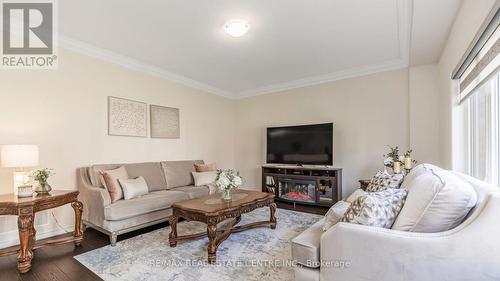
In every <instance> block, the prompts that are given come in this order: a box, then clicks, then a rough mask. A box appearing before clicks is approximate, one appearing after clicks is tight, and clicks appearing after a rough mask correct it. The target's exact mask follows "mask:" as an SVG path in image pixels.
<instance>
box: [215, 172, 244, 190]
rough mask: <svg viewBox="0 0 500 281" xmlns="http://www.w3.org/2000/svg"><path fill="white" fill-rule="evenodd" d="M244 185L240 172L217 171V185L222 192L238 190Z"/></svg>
mask: <svg viewBox="0 0 500 281" xmlns="http://www.w3.org/2000/svg"><path fill="white" fill-rule="evenodd" d="M242 184H243V181H242V179H241V177H240V172H237V171H235V170H232V169H229V170H217V179H216V180H215V185H216V186H217V188H218V189H219V190H220V191H224V190H228V189H229V190H230V189H234V188H238V187H239V186H241V185H242Z"/></svg>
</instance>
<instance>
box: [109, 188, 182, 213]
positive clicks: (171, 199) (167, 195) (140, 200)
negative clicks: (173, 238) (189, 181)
mask: <svg viewBox="0 0 500 281" xmlns="http://www.w3.org/2000/svg"><path fill="white" fill-rule="evenodd" d="M187 199H189V196H188V194H187V193H185V192H181V191H170V190H169V191H167V190H162V191H154V192H150V193H148V194H146V195H144V196H141V197H137V198H133V199H130V200H120V201H117V202H116V203H113V204H111V205H109V206H106V207H105V208H104V218H105V219H106V220H111V221H116V220H123V219H127V218H131V217H135V216H138V215H142V214H147V213H150V212H154V211H158V210H163V209H167V208H170V206H172V204H174V203H176V202H179V201H182V200H187Z"/></svg>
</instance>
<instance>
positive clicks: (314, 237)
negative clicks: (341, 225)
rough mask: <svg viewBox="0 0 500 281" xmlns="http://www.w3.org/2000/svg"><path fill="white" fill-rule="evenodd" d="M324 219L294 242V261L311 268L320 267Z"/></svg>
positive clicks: (294, 239)
mask: <svg viewBox="0 0 500 281" xmlns="http://www.w3.org/2000/svg"><path fill="white" fill-rule="evenodd" d="M324 223H325V220H324V219H321V220H319V221H318V222H316V223H315V224H313V225H312V226H311V227H309V228H308V229H306V230H304V232H302V233H301V234H299V235H298V236H297V237H295V238H293V240H292V259H293V261H295V262H297V263H299V264H301V265H303V266H307V267H310V268H318V267H320V257H319V253H320V241H321V235H323V233H324V232H323V224H324Z"/></svg>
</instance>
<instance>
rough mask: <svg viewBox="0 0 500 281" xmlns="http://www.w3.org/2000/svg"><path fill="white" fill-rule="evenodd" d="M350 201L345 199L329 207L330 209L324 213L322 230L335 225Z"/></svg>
mask: <svg viewBox="0 0 500 281" xmlns="http://www.w3.org/2000/svg"><path fill="white" fill-rule="evenodd" d="M349 206H351V203H349V202H346V201H338V202H337V203H335V205H333V206H332V207H330V210H328V212H327V213H326V214H325V222H324V224H323V231H327V230H328V229H330V227H332V226H334V225H336V224H337V223H338V222H339V221H340V219H341V218H342V217H343V216H344V214H345V212H346V211H347V209H348V208H349Z"/></svg>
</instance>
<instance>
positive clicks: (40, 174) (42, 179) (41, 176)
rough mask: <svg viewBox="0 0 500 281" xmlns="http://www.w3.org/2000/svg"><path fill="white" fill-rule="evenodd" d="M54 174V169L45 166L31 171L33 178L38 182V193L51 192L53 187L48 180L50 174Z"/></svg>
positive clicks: (36, 189) (36, 187) (36, 190)
mask: <svg viewBox="0 0 500 281" xmlns="http://www.w3.org/2000/svg"><path fill="white" fill-rule="evenodd" d="M53 175H54V170H53V169H48V168H43V169H39V170H35V171H33V172H32V173H31V178H32V179H33V180H34V181H36V182H37V184H36V186H35V190H34V191H35V192H36V193H37V194H38V195H44V194H49V193H50V191H51V190H52V187H51V186H50V185H49V183H48V182H47V181H48V179H49V177H50V176H53Z"/></svg>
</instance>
